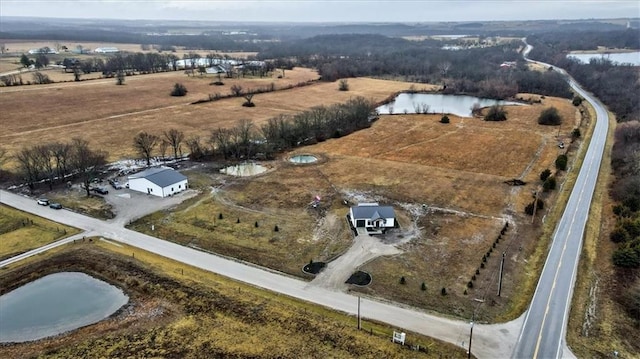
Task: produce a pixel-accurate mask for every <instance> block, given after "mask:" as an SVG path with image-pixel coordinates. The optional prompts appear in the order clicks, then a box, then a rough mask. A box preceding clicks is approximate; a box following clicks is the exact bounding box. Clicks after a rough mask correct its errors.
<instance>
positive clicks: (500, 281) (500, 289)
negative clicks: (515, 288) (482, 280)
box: [498, 252, 505, 297]
mask: <svg viewBox="0 0 640 359" xmlns="http://www.w3.org/2000/svg"><path fill="white" fill-rule="evenodd" d="M504 254H505V252H502V260H500V279H499V280H498V297H499V296H500V293H501V292H502V273H503V272H504Z"/></svg>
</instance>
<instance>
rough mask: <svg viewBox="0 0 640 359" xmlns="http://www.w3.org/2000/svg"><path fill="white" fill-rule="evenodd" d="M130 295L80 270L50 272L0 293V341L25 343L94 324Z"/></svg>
mask: <svg viewBox="0 0 640 359" xmlns="http://www.w3.org/2000/svg"><path fill="white" fill-rule="evenodd" d="M128 301H129V298H128V297H127V296H126V295H125V294H124V293H123V292H122V290H120V289H119V288H117V287H114V286H112V285H111V284H108V283H106V282H103V281H101V280H98V279H96V278H93V277H91V276H89V275H87V274H84V273H79V272H61V273H55V274H50V275H47V276H45V277H42V278H40V279H38V280H35V281H33V282H31V283H28V284H26V285H23V286H22V287H19V288H17V289H15V290H13V291H11V292H9V293H6V294H4V295H2V296H0V319H1V320H0V343H11V342H18V343H22V342H28V341H33V340H38V339H42V338H46V337H50V336H53V335H58V334H61V333H65V332H68V331H70V330H74V329H77V328H80V327H84V326H86V325H89V324H93V323H97V322H99V321H101V320H103V319H105V318H108V317H109V316H110V315H112V314H113V313H115V312H116V311H118V309H120V308H121V307H122V306H123V305H125V304H126V303H127V302H128Z"/></svg>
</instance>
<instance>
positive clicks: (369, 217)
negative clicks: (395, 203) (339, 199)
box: [349, 203, 396, 234]
mask: <svg viewBox="0 0 640 359" xmlns="http://www.w3.org/2000/svg"><path fill="white" fill-rule="evenodd" d="M349 219H350V221H351V225H352V226H353V228H355V229H358V228H364V229H366V231H367V232H368V233H369V234H382V233H384V232H385V231H386V230H387V229H389V228H394V227H395V226H396V214H395V212H394V210H393V207H391V206H380V205H379V204H377V203H359V204H358V205H357V206H355V207H351V209H349Z"/></svg>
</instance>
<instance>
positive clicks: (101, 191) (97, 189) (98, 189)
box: [93, 187, 109, 194]
mask: <svg viewBox="0 0 640 359" xmlns="http://www.w3.org/2000/svg"><path fill="white" fill-rule="evenodd" d="M93 191H94V192H95V193H99V194H107V193H109V191H108V190H107V189H106V188H104V187H95V188H93Z"/></svg>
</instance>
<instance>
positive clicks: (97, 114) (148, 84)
mask: <svg viewBox="0 0 640 359" xmlns="http://www.w3.org/2000/svg"><path fill="white" fill-rule="evenodd" d="M317 77H318V75H317V73H316V72H315V71H312V70H309V69H302V68H296V69H294V70H292V71H287V72H286V75H285V77H284V78H282V79H278V78H262V79H261V78H242V79H223V80H224V84H225V85H224V86H212V85H210V83H211V82H212V81H214V78H213V77H206V76H203V77H200V76H195V77H187V76H186V75H184V74H183V73H182V72H168V73H161V74H154V75H139V76H132V77H127V78H126V80H125V85H123V86H116V85H115V80H114V79H102V80H93V81H82V82H79V83H76V82H69V83H61V84H50V85H38V86H35V85H31V86H19V87H3V88H0V106H1V107H2V108H3V109H6V110H5V111H4V112H3V125H4V132H3V133H2V134H1V135H0V138H1V139H2V142H3V147H4V148H5V149H7V150H8V151H9V152H10V153H15V152H16V151H19V150H20V149H21V148H23V147H24V146H29V145H33V144H37V143H43V142H45V143H46V142H52V141H65V140H69V139H71V138H73V137H82V138H85V139H87V140H88V141H89V142H90V143H91V144H92V145H93V146H96V147H99V148H102V149H104V150H106V151H108V152H109V154H110V156H109V159H110V160H118V159H121V158H123V157H130V156H133V155H134V151H133V148H132V146H131V143H132V140H133V136H135V134H136V133H137V132H139V131H148V132H151V133H157V134H161V132H162V131H163V130H166V129H169V128H177V129H179V130H181V131H183V132H185V134H186V136H187V137H188V136H192V135H198V136H201V137H203V138H208V136H209V131H210V130H212V129H215V128H218V127H232V126H234V125H235V124H236V122H237V121H238V120H240V119H250V120H252V121H254V123H255V124H256V125H258V126H259V125H260V124H261V123H262V122H264V121H266V120H267V119H269V118H271V117H274V116H278V115H280V114H287V113H296V112H299V111H302V110H305V109H308V108H310V107H313V106H318V105H328V104H332V103H338V102H345V101H346V100H348V99H349V98H350V97H353V96H364V97H366V98H372V99H374V100H376V101H381V100H383V99H384V98H386V97H388V96H389V94H390V93H394V92H397V91H400V90H406V89H407V88H408V87H409V86H410V84H408V83H403V82H395V81H382V80H373V79H351V80H350V81H349V84H350V88H351V90H350V91H348V92H343V91H338V85H337V84H336V83H315V84H312V85H310V86H305V87H302V88H294V89H290V90H284V91H275V92H271V93H263V94H257V95H255V97H254V99H253V102H254V103H255V104H256V107H253V108H247V107H242V106H241V104H242V102H243V101H244V99H242V98H229V99H223V100H220V101H215V102H210V103H204V104H198V105H191V104H190V103H191V102H193V101H196V100H201V99H206V98H208V95H209V94H214V93H216V92H219V93H221V94H223V95H226V94H229V93H230V92H231V91H230V87H231V86H233V85H234V84H238V85H240V86H242V87H243V88H244V89H247V88H258V87H264V86H270V84H271V83H274V84H275V86H276V88H278V89H282V88H285V87H287V86H291V85H296V84H298V83H301V82H306V81H309V80H314V79H317ZM176 82H180V83H182V84H184V85H185V87H186V88H187V89H188V90H189V92H188V94H187V95H186V96H184V97H172V96H170V95H169V92H170V91H171V89H172V88H173V85H174V84H175V83H176Z"/></svg>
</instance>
